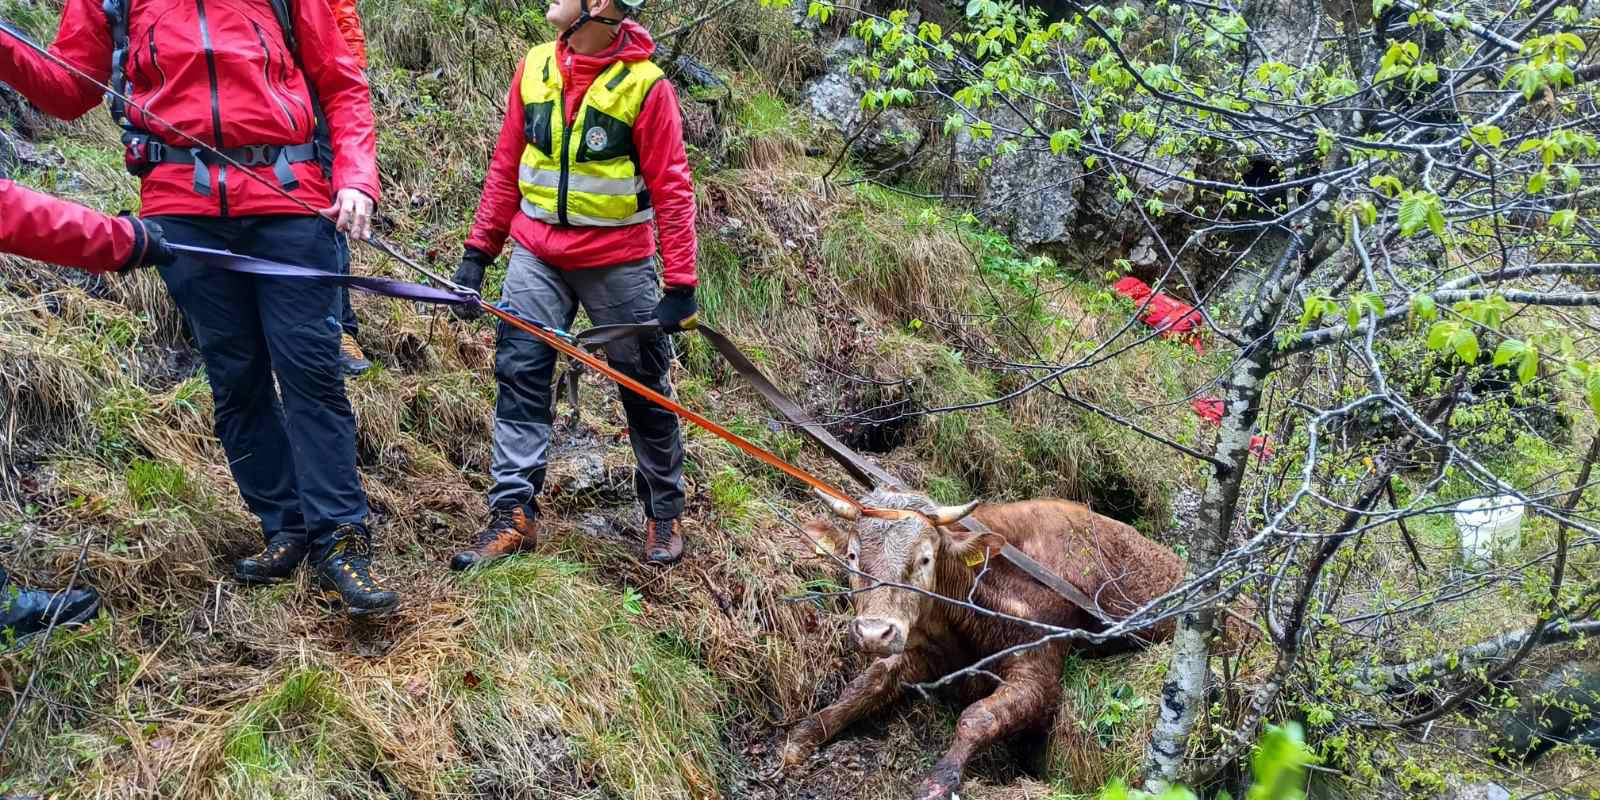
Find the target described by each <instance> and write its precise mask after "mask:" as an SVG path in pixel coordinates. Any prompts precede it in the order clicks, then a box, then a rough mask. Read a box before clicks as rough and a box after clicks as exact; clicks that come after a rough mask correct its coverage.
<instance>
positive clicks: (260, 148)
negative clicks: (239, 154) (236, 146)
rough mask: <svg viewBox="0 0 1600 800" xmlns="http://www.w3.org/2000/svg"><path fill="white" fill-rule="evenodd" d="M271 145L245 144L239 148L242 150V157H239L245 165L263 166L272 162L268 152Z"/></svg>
mask: <svg viewBox="0 0 1600 800" xmlns="http://www.w3.org/2000/svg"><path fill="white" fill-rule="evenodd" d="M271 147H272V145H268V144H247V145H245V146H244V147H242V148H240V149H241V150H243V151H244V158H242V159H239V160H240V161H241V162H243V163H244V165H245V166H247V167H265V166H267V165H268V164H271V163H272V158H271V153H269V152H268V150H270V149H271Z"/></svg>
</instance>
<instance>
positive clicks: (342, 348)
mask: <svg viewBox="0 0 1600 800" xmlns="http://www.w3.org/2000/svg"><path fill="white" fill-rule="evenodd" d="M339 366H341V367H343V368H344V374H346V375H360V374H361V373H363V372H366V371H367V370H369V369H372V362H371V361H368V360H367V354H366V353H363V352H361V345H359V344H357V343H356V337H354V336H351V335H350V334H348V333H346V334H344V335H343V336H342V337H340V339H339Z"/></svg>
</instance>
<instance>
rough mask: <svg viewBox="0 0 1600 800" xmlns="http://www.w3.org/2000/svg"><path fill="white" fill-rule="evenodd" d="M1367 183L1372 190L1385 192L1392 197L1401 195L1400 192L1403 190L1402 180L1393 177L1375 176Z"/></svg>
mask: <svg viewBox="0 0 1600 800" xmlns="http://www.w3.org/2000/svg"><path fill="white" fill-rule="evenodd" d="M1367 183H1368V184H1370V185H1371V186H1372V188H1374V189H1377V190H1378V191H1380V192H1383V193H1384V194H1386V195H1388V196H1390V197H1394V196H1395V195H1397V194H1400V190H1401V188H1402V187H1401V184H1400V179H1399V178H1396V177H1395V176H1393V175H1374V176H1372V179H1371V180H1369V181H1367Z"/></svg>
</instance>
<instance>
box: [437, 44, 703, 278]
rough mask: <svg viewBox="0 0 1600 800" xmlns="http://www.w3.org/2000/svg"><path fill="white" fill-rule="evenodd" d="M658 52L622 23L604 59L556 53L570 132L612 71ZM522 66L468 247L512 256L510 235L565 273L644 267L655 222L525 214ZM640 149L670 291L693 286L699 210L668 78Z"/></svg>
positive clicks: (656, 91)
mask: <svg viewBox="0 0 1600 800" xmlns="http://www.w3.org/2000/svg"><path fill="white" fill-rule="evenodd" d="M655 49H656V45H655V42H654V41H652V40H651V38H650V34H649V33H648V32H647V31H645V29H644V27H643V26H641V25H639V23H637V22H634V21H633V20H626V21H624V22H623V23H622V27H621V30H620V32H619V33H618V35H617V40H616V42H615V43H614V44H613V46H612V47H610V48H608V49H607V50H605V51H604V52H601V53H598V54H595V55H592V56H586V55H582V54H580V53H574V52H572V51H571V50H569V49H567V46H566V43H565V42H561V43H558V44H557V45H556V63H557V65H558V67H559V68H560V70H561V84H562V93H563V95H564V98H565V101H566V102H565V105H566V109H567V124H568V125H569V126H570V125H571V124H572V121H573V117H575V116H576V115H577V113H578V106H579V105H581V102H582V100H583V95H584V94H585V93H586V92H588V91H589V84H591V83H593V82H594V79H595V76H596V75H599V74H600V73H601V72H602V71H603V70H605V68H606V67H609V66H611V64H612V62H614V61H616V60H617V59H619V58H627V59H630V60H637V59H644V58H648V57H649V56H650V54H651V53H654V52H655ZM521 86H522V64H521V62H519V63H518V65H517V72H516V75H515V76H513V77H512V79H511V94H510V97H509V98H507V101H506V116H505V121H504V122H503V123H502V124H501V126H500V140H499V142H498V143H496V144H495V148H494V157H493V158H492V159H490V161H489V171H488V173H487V174H485V176H484V179H483V197H482V199H481V200H480V201H479V202H478V214H477V218H476V219H475V220H474V222H473V226H472V235H471V236H470V237H469V238H468V239H467V246H468V247H472V248H475V249H478V250H482V251H483V252H485V253H487V254H489V255H490V256H491V257H492V256H498V255H499V254H500V251H501V250H502V249H504V248H505V243H506V236H507V235H508V234H509V235H510V236H511V237H513V238H515V239H516V240H517V242H518V243H519V244H521V245H522V246H523V247H526V248H528V250H529V251H531V252H532V253H533V254H534V255H536V256H538V257H539V260H541V261H543V262H545V263H547V264H550V265H551V266H554V267H559V268H561V269H584V268H588V267H604V266H610V265H612V264H621V263H626V262H629V261H641V260H643V259H646V258H649V257H650V256H652V255H654V254H655V252H656V242H655V236H654V232H655V231H653V230H652V226H651V224H650V223H648V222H644V223H640V224H638V225H628V226H624V227H620V228H601V227H588V226H567V227H562V226H559V225H551V224H550V223H547V222H541V221H539V220H536V219H533V218H532V217H529V216H528V215H526V214H523V213H522V211H521V207H520V206H521V202H522V193H521V191H520V190H518V189H517V166H518V165H519V164H520V163H521V162H522V150H523V148H524V147H526V145H527V140H526V139H525V138H524V136H523V132H522V127H523V126H522V92H521ZM633 144H634V147H635V148H636V149H637V150H638V151H639V170H640V173H641V175H642V176H643V177H644V183H645V188H646V189H647V190H648V191H649V192H650V203H651V205H652V206H653V207H654V208H655V212H656V215H655V225H654V228H655V230H656V231H659V232H660V234H661V271H662V274H663V276H664V279H665V283H666V285H668V286H694V285H695V284H696V283H697V279H696V276H695V247H696V243H695V230H694V218H695V204H694V186H693V184H691V183H690V180H689V160H688V157H687V156H686V155H685V154H684V149H683V117H682V116H681V112H680V111H679V109H678V94H677V92H676V91H675V90H674V89H673V88H672V84H671V83H670V82H668V81H667V80H666V79H665V78H662V79H661V80H658V81H656V83H655V86H654V87H653V88H651V90H650V93H649V94H648V95H646V96H645V99H644V106H643V108H641V109H640V111H639V118H638V119H637V120H635V121H634V127H633Z"/></svg>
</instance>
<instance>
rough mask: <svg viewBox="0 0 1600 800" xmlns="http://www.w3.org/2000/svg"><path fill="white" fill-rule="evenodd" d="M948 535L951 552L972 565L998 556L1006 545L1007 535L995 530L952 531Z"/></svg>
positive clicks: (947, 542) (947, 544) (947, 543)
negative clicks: (977, 531)
mask: <svg viewBox="0 0 1600 800" xmlns="http://www.w3.org/2000/svg"><path fill="white" fill-rule="evenodd" d="M946 535H947V537H948V538H947V539H946V546H947V547H949V548H950V552H952V553H954V554H955V555H956V556H958V557H959V558H960V559H961V560H962V561H965V562H967V564H968V565H971V566H976V565H978V564H982V563H983V560H984V559H985V558H996V557H998V556H999V555H1000V550H1001V548H1003V547H1005V546H1006V539H1005V537H1004V536H1001V535H1000V534H998V533H995V532H994V531H984V532H983V533H974V532H972V531H950V532H949V533H948V534H946Z"/></svg>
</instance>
